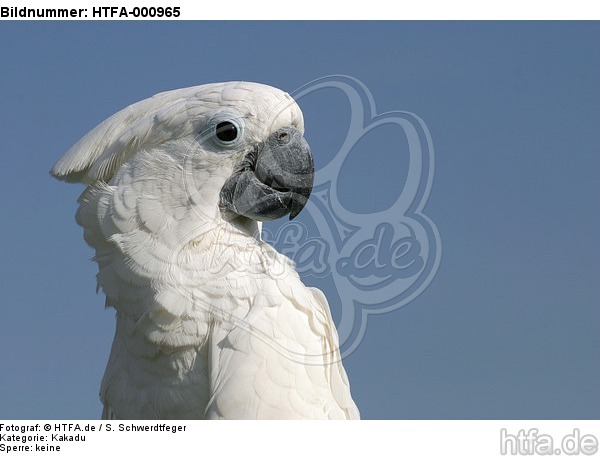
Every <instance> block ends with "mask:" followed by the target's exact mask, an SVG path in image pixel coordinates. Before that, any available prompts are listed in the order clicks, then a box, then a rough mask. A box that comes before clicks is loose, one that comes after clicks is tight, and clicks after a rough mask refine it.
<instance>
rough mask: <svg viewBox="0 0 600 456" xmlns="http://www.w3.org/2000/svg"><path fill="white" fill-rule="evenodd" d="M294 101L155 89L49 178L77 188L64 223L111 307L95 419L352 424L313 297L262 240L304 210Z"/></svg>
mask: <svg viewBox="0 0 600 456" xmlns="http://www.w3.org/2000/svg"><path fill="white" fill-rule="evenodd" d="M303 130H304V126H303V117H302V113H301V111H300V108H299V107H298V105H297V104H296V103H295V102H294V100H293V99H292V98H291V97H290V95H288V94H287V93H284V92H282V91H280V90H278V89H275V88H273V87H269V86H266V85H262V84H257V83H248V82H227V83H217V84H207V85H201V86H197V87H190V88H185V89H179V90H173V91H169V92H164V93H159V94H158V95H155V96H153V97H151V98H149V99H146V100H143V101H140V102H138V103H135V104H133V105H131V106H129V107H127V108H125V109H123V110H122V111H119V112H118V113H116V114H114V115H113V116H111V117H109V118H108V119H107V120H105V121H104V122H102V123H101V124H100V125H98V126H97V127H96V128H94V129H93V130H92V131H90V132H89V133H88V134H87V135H85V136H84V137H83V138H82V139H81V140H80V141H79V142H77V143H76V144H75V145H74V146H73V147H72V148H71V149H70V150H69V151H68V152H67V153H66V154H65V155H64V156H63V157H62V158H61V159H60V160H59V161H58V162H57V163H56V165H55V166H54V167H53V168H52V171H51V173H52V175H53V176H55V177H56V178H58V179H61V180H66V181H69V182H82V183H85V184H87V188H86V189H85V191H84V192H83V194H82V195H81V197H80V198H79V209H78V211H77V216H76V220H77V223H78V224H79V225H81V226H82V227H83V229H84V238H85V240H86V242H87V243H88V244H89V245H90V246H91V247H92V248H93V249H95V255H94V260H95V261H96V262H97V263H98V268H99V272H98V276H97V278H98V288H101V289H102V290H103V292H104V294H105V295H106V305H107V306H109V307H114V308H115V309H116V333H115V338H114V341H113V345H112V350H111V354H110V359H109V361H108V365H107V368H106V372H105V374H104V378H103V381H102V386H101V392H100V397H101V400H102V402H103V404H104V411H103V418H116V419H145V418H147V419H201V418H207V419H269V418H274V419H279V418H289V419H296V418H298V419H299V418H309V419H351V418H358V417H359V412H358V409H357V407H356V405H355V404H354V402H353V400H352V397H351V394H350V388H349V385H348V379H347V376H346V373H345V371H344V368H343V366H342V363H341V357H340V352H339V343H338V336H337V332H336V329H335V326H334V324H333V321H332V318H331V314H330V311H329V306H328V304H327V300H326V298H325V296H324V295H323V293H322V292H321V291H320V290H318V289H316V288H308V287H306V286H305V285H304V284H303V283H302V282H301V280H300V278H299V276H298V274H297V272H296V271H295V269H294V264H293V262H292V261H291V260H289V259H288V258H287V257H285V256H283V255H281V254H279V253H278V252H277V251H275V250H274V249H273V248H272V247H271V246H269V245H268V244H267V243H265V242H263V241H262V240H261V238H260V228H261V223H262V221H265V220H273V219H276V218H279V217H282V216H284V215H287V214H290V218H293V217H295V216H296V215H297V214H298V213H299V212H300V211H301V210H302V208H303V207H304V205H305V204H306V202H307V198H308V197H309V195H310V192H311V189H312V183H313V173H314V169H313V160H312V155H311V152H310V149H309V147H308V144H307V143H306V141H305V139H304V138H303Z"/></svg>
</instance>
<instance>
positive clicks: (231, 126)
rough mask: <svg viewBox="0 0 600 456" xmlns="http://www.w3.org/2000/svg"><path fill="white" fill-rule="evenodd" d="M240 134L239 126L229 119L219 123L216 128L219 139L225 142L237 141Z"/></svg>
mask: <svg viewBox="0 0 600 456" xmlns="http://www.w3.org/2000/svg"><path fill="white" fill-rule="evenodd" d="M238 134H239V127H238V126H237V125H236V124H235V123H233V122H230V121H228V120H226V121H225V122H220V123H218V124H217V127H216V129H215V136H216V137H217V139H218V140H219V141H222V142H224V143H231V142H233V141H235V140H236V139H237V137H238Z"/></svg>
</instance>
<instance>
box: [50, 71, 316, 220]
mask: <svg viewBox="0 0 600 456" xmlns="http://www.w3.org/2000/svg"><path fill="white" fill-rule="evenodd" d="M303 131H304V125H303V118H302V112H301V111H300V108H299V107H298V105H297V104H296V103H295V102H294V100H293V99H292V98H291V97H290V96H289V95H288V94H287V93H284V92H282V91H281V90H278V89H276V88H273V87H270V86H266V85H262V84H257V83H249V82H228V83H217V84H207V85H202V86H196V87H190V88H185V89H179V90H173V91H169V92H163V93H160V94H157V95H155V96H153V97H151V98H148V99H146V100H143V101H140V102H138V103H135V104H133V105H131V106H129V107H127V108H125V109H123V110H122V111H119V112H118V113H116V114H114V115H113V116H111V117H110V118H108V119H107V120H105V121H104V122H102V123H101V124H100V125H98V126H97V127H96V128H94V129H93V130H92V131H90V132H89V133H88V134H87V135H86V136H84V137H83V138H82V139H81V140H80V141H79V142H78V143H76V144H75V145H74V146H73V147H72V148H71V149H70V150H69V151H68V152H67V153H66V154H65V155H64V156H63V157H62V158H61V159H60V160H59V161H58V162H57V163H56V165H55V166H54V167H53V168H52V170H51V173H52V175H54V176H55V177H57V178H58V179H62V180H67V181H75V182H83V183H92V182H96V181H101V182H105V183H107V184H110V185H117V186H118V185H119V182H122V181H123V180H124V179H125V180H127V182H131V181H132V180H133V181H136V180H139V181H140V182H143V181H144V182H145V181H148V180H152V179H156V180H161V179H162V180H163V181H165V180H167V181H170V180H173V179H176V178H177V175H179V177H181V178H182V179H183V180H185V181H186V182H187V184H186V185H187V192H188V195H187V197H188V198H189V197H190V194H189V193H194V192H196V191H198V190H199V189H200V191H201V195H200V199H201V200H202V201H203V202H204V203H203V204H204V205H206V206H212V207H218V208H219V211H220V215H222V216H224V217H225V218H226V219H231V218H235V217H237V216H238V215H239V216H243V217H247V218H249V219H252V220H256V221H263V220H274V219H276V218H279V217H282V216H284V215H287V214H289V215H290V218H294V217H295V216H296V215H298V213H299V212H300V211H301V210H302V208H303V207H304V205H305V204H306V202H307V199H308V197H309V195H310V192H311V189H312V184H313V173H314V165H313V159H312V155H311V152H310V148H309V146H308V144H307V142H306V141H305V139H304V137H303ZM173 170H175V171H176V172H175V174H174V171H173ZM140 185H141V184H140ZM192 187H193V188H192ZM179 204H183V201H179Z"/></svg>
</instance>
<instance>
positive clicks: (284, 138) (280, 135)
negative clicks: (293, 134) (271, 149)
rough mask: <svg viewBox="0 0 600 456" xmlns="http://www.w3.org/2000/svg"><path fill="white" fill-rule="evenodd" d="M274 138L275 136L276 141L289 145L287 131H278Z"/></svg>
mask: <svg viewBox="0 0 600 456" xmlns="http://www.w3.org/2000/svg"><path fill="white" fill-rule="evenodd" d="M274 136H275V140H276V141H277V142H278V143H280V144H284V143H287V142H288V141H289V140H290V139H289V134H288V133H287V132H285V131H278V132H276V133H275V135H274Z"/></svg>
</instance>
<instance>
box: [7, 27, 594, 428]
mask: <svg viewBox="0 0 600 456" xmlns="http://www.w3.org/2000/svg"><path fill="white" fill-rule="evenodd" d="M330 74H346V75H349V76H352V77H354V78H358V79H359V80H361V81H362V82H363V83H364V84H365V85H366V86H367V87H368V88H369V89H370V91H371V92H372V94H373V96H374V98H375V100H376V102H377V108H378V111H379V112H385V111H390V110H405V111H410V112H414V113H416V114H417V115H419V116H420V117H421V118H423V119H424V120H425V122H426V124H427V126H428V127H429V129H430V131H431V134H432V136H433V141H434V144H435V150H436V175H435V180H434V185H433V190H432V193H431V196H430V199H429V203H428V205H427V207H426V210H425V213H426V214H427V215H428V216H429V217H430V218H432V219H433V220H434V221H435V223H436V224H437V226H438V229H439V231H440V234H441V236H442V240H443V247H444V250H443V258H442V262H441V266H440V269H439V272H438V273H437V275H436V277H435V279H434V280H433V282H432V284H431V285H430V286H429V288H428V289H427V290H425V292H424V293H423V294H421V295H420V296H419V297H418V298H417V299H416V300H414V301H413V302H412V303H411V304H410V305H408V306H407V307H404V308H402V309H400V310H398V311H396V312H393V313H389V314H386V315H382V316H376V317H372V318H371V319H370V320H369V324H368V328H367V332H366V335H365V338H364V340H363V341H362V343H361V345H360V346H359V348H358V350H356V351H355V352H354V353H353V354H352V355H351V356H349V357H348V358H347V359H346V361H345V365H346V369H347V371H348V375H349V377H350V381H351V385H352V391H353V394H354V397H355V400H356V402H357V404H358V406H359V408H360V409H361V412H362V415H363V417H364V418H372V419H375V418H384V419H388V418H399V419H421V418H427V419H457V418H460V419H466V418H470V419H484V418H485V419H487V418H497V419H516V418H518V419H567V418H578V419H589V418H595V419H598V418H600V394H599V391H598V385H600V362H599V360H600V331H599V324H600V306H599V298H600V280H599V273H600V260H599V247H600V246H599V242H598V232H600V213H599V211H598V196H599V192H598V190H599V186H600V185H599V179H598V172H599V165H600V154H599V152H600V148H599V145H600V128H599V126H600V109H598V108H599V106H600V84H599V83H598V81H599V77H600V24H599V23H597V22H595V23H593V22H591V23H586V22H577V23H561V22H544V23H541V22H540V23H532V22H469V23H466V22H465V23H456V22H385V23H360V22H348V23H344V22H341V23H331V22H307V23H274V22H271V23H257V22H254V23H244V22H232V23H204V22H181V23H175V22H173V23H150V22H145V23H141V22H138V23H126V22H120V23H90V22H86V23H56V22H54V23H50V22H47V23H39V22H38V23H16V22H12V23H7V22H3V23H2V24H0V88H1V90H2V101H1V103H0V152H1V153H0V160H1V166H0V185H1V191H0V198H1V202H0V208H1V211H2V212H1V213H2V223H1V226H2V236H0V258H2V260H1V263H0V290H1V294H0V299H1V304H0V305H1V307H0V309H1V315H2V317H1V331H0V370H1V372H2V374H1V375H0V418H31V419H40V418H56V419H67V418H73V419H76V418H81V419H83V418H96V417H99V415H100V411H101V406H100V402H99V400H98V389H99V384H100V380H101V377H102V374H103V371H104V367H105V363H106V360H107V357H108V352H109V349H110V344H111V341H112V336H113V330H114V317H113V312H112V311H105V310H104V308H103V298H102V296H96V295H95V294H94V290H95V273H96V266H95V264H93V263H91V262H90V261H89V257H90V256H91V253H92V252H91V250H90V249H89V248H88V247H87V246H86V245H85V243H84V241H83V239H82V232H81V229H80V228H79V227H78V226H77V225H76V224H75V222H74V218H73V217H74V212H75V210H76V199H77V197H78V195H79V194H80V193H81V191H82V190H83V187H82V186H78V185H68V184H65V183H61V182H58V181H54V180H53V179H51V178H50V177H49V174H48V170H49V169H50V167H51V166H52V165H53V163H54V162H55V161H56V160H57V159H58V158H59V157H60V156H61V155H62V154H63V153H64V152H65V151H66V150H67V149H68V148H69V147H70V146H71V145H72V144H73V143H74V142H75V141H77V140H78V139H79V138H80V137H81V136H82V135H83V134H84V133H86V132H87V131H88V130H90V129H91V128H92V127H94V126H95V125H96V124H97V123H99V122H100V121H102V120H103V119H105V118H106V117H108V116H109V115H111V114H112V113H114V112H116V111H117V110H119V109H121V108H123V107H124V106H126V105H128V104H130V103H133V102H135V101H138V100H140V99H143V98H146V97H148V96H151V95H153V94H154V93H157V92H160V91H164V90H169V89H174V88H179V87H186V86H191V85H198V84H203V83H207V82H214V81H224V80H239V79H242V80H251V81H257V82H263V83H267V84H270V85H274V86H276V87H280V88H282V89H284V90H287V91H290V92H291V91H293V90H295V89H296V88H298V87H300V86H301V85H303V84H305V83H307V82H310V81H311V80H313V79H315V78H318V77H321V76H326V75H330ZM344 103H345V102H344V101H343V100H342V99H341V98H339V97H338V96H337V95H327V96H326V97H324V98H323V99H322V100H320V101H319V100H316V99H314V98H312V99H309V98H307V99H306V100H304V101H301V105H302V107H303V109H304V114H305V117H306V125H307V133H306V136H307V139H308V141H309V142H310V143H311V145H312V148H313V151H314V153H315V160H316V164H317V167H319V166H322V165H323V164H325V163H326V162H327V160H328V159H330V158H331V157H332V154H334V153H335V147H339V144H341V141H342V139H343V132H344V129H343V127H340V125H342V126H343V125H344V122H347V119H348V113H347V106H346V105H345V104H344ZM394 141H396V142H397V137H395V136H394V132H393V131H388V130H385V129H382V132H381V135H380V136H379V137H376V138H374V139H373V143H372V147H368V144H367V145H366V146H363V147H361V148H359V149H358V151H357V153H354V154H353V155H352V156H351V157H350V158H349V159H348V160H347V162H346V164H345V165H344V168H343V175H342V176H340V184H339V185H340V187H339V192H340V195H341V196H340V198H341V200H342V202H343V203H344V204H345V205H346V207H347V208H348V209H350V210H353V211H356V212H368V211H369V210H381V209H384V208H385V207H386V205H389V204H391V203H392V202H393V201H394V199H395V198H396V197H397V195H398V188H401V187H400V186H401V185H402V184H401V182H400V181H401V180H402V179H403V176H404V174H403V171H402V166H403V161H402V158H401V157H399V156H398V154H397V153H395V151H396V149H395V148H394V144H395V142H394ZM359 151H360V153H359ZM301 218H302V216H301V217H300V219H301ZM307 280H308V281H309V282H310V283H311V284H317V285H319V286H321V287H322V288H324V289H325V292H326V294H328V295H330V296H333V294H334V290H332V289H331V284H330V283H329V282H328V280H327V279H322V280H321V281H319V280H317V279H315V278H314V277H309V278H308V279H307ZM333 301H334V299H332V307H333V308H334V311H335V313H336V315H337V312H338V311H337V310H336V309H337V308H338V307H337V306H339V303H335V302H333ZM336 318H337V316H336Z"/></svg>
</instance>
